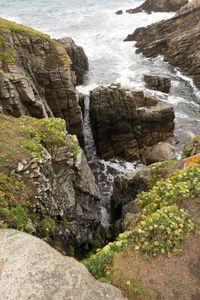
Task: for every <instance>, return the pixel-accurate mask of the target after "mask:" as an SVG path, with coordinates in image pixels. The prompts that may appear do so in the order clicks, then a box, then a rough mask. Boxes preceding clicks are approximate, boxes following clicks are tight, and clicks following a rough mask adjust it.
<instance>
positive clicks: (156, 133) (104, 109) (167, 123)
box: [90, 85, 174, 160]
mask: <svg viewBox="0 0 200 300" xmlns="http://www.w3.org/2000/svg"><path fill="white" fill-rule="evenodd" d="M138 99H139V100H138ZM145 99H147V100H145ZM146 101H147V103H150V102H151V101H152V102H153V104H155V101H154V100H152V99H148V98H146V97H145V96H144V94H143V92H138V91H137V92H133V91H129V90H126V89H122V88H120V87H118V86H116V85H111V86H110V87H98V88H96V89H94V90H93V91H91V93H90V118H91V125H92V130H93V135H94V139H95V142H96V146H97V151H98V154H99V155H101V156H102V157H103V158H106V159H107V158H110V157H112V156H115V155H117V156H121V157H123V158H125V159H126V160H134V159H138V158H139V157H140V154H141V151H142V149H143V148H144V147H145V146H152V145H154V144H156V143H158V142H160V141H165V140H167V139H169V138H172V137H173V129H174V111H173V108H172V107H169V106H152V107H150V108H146V107H143V108H141V107H140V106H141V103H144V104H145V102H146ZM148 101H149V102H148ZM137 106H138V107H140V108H138V109H137Z"/></svg>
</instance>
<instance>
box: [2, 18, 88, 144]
mask: <svg viewBox="0 0 200 300" xmlns="http://www.w3.org/2000/svg"><path fill="white" fill-rule="evenodd" d="M0 35H1V38H2V44H1V46H0V52H1V56H0V57H1V61H0V73H1V76H0V106H1V107H2V111H3V112H4V113H5V114H10V115H13V116H16V117H19V116H21V115H23V114H27V115H31V116H34V117H37V118H43V117H47V116H49V117H52V116H54V117H61V118H63V119H64V120H65V121H66V127H67V129H68V131H69V132H70V133H72V134H76V135H77V136H78V138H79V140H80V142H81V144H83V141H84V138H83V125H82V113H81V109H80V106H79V104H78V99H79V97H78V91H77V90H75V88H74V79H73V76H72V73H71V70H70V64H71V61H70V59H69V56H68V55H67V53H66V51H65V50H64V48H63V47H62V46H61V45H60V44H57V43H56V42H55V41H52V40H51V39H50V38H49V37H48V36H45V35H43V34H41V33H39V32H37V31H34V30H33V29H31V28H28V27H25V26H21V25H18V24H16V23H13V22H9V21H6V20H3V21H2V22H1V27H0ZM73 47H74V46H73Z"/></svg>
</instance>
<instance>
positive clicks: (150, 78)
mask: <svg viewBox="0 0 200 300" xmlns="http://www.w3.org/2000/svg"><path fill="white" fill-rule="evenodd" d="M144 81H145V82H146V84H147V87H148V88H149V89H151V90H156V91H160V92H163V93H169V91H170V88H171V79H170V78H169V77H162V76H154V75H144Z"/></svg>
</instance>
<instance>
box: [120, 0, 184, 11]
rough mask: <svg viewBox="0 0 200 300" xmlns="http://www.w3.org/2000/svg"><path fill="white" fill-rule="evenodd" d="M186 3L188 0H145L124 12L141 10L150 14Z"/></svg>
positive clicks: (179, 6)
mask: <svg viewBox="0 0 200 300" xmlns="http://www.w3.org/2000/svg"><path fill="white" fill-rule="evenodd" d="M187 3H188V0H146V1H145V2H144V3H143V4H142V5H140V6H139V7H137V8H134V9H128V10H127V11H126V12H127V13H129V14H135V13H139V12H142V11H145V12H147V13H148V14H150V13H151V12H152V11H155V12H170V11H177V10H179V9H180V8H181V7H182V6H184V5H185V4H187Z"/></svg>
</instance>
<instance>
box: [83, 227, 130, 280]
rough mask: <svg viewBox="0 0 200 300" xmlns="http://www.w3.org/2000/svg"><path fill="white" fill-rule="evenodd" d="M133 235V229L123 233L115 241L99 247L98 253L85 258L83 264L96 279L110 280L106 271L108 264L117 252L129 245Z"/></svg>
mask: <svg viewBox="0 0 200 300" xmlns="http://www.w3.org/2000/svg"><path fill="white" fill-rule="evenodd" d="M131 235H132V231H126V232H124V233H121V234H120V235H119V237H118V238H117V240H116V241H115V242H113V243H109V244H108V245H106V246H105V247H104V248H103V249H97V253H96V254H94V255H91V256H90V257H89V258H88V259H85V260H83V264H84V265H85V266H86V267H87V268H88V270H89V272H90V273H91V274H92V275H93V276H94V277H95V278H96V279H101V280H102V281H107V282H109V281H110V280H109V275H108V274H107V273H106V265H108V264H109V263H110V262H111V261H112V259H113V257H114V255H115V254H116V253H118V252H120V251H122V250H123V249H124V248H126V247H127V246H128V245H129V243H130V237H131Z"/></svg>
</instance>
